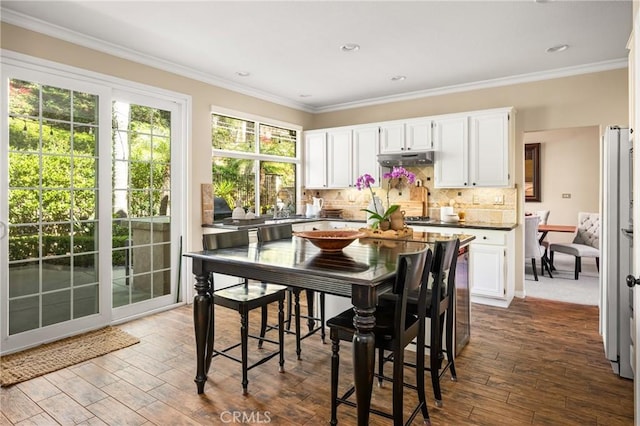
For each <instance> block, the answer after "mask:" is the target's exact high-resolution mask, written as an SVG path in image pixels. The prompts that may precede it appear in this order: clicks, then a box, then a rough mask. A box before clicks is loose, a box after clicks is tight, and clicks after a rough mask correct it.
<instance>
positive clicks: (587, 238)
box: [549, 212, 600, 280]
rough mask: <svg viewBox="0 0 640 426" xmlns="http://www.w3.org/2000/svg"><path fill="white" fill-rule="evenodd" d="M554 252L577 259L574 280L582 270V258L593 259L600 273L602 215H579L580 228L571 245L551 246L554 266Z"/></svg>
mask: <svg viewBox="0 0 640 426" xmlns="http://www.w3.org/2000/svg"><path fill="white" fill-rule="evenodd" d="M554 252H559V253H566V254H570V255H572V256H574V257H575V266H574V278H575V279H576V280H577V279H578V276H579V274H580V272H581V270H582V258H583V257H593V258H595V260H596V268H597V269H598V271H600V214H599V213H585V212H580V213H578V226H577V228H576V233H575V234H574V237H573V241H572V242H571V243H553V244H551V245H549V253H550V255H549V257H550V261H551V265H553V254H554Z"/></svg>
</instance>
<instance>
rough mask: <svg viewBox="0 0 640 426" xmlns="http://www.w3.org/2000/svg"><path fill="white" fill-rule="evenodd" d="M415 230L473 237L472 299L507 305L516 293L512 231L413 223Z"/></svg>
mask: <svg viewBox="0 0 640 426" xmlns="http://www.w3.org/2000/svg"><path fill="white" fill-rule="evenodd" d="M412 228H413V229H414V230H415V231H423V232H433V233H440V234H447V235H450V234H467V235H473V236H475V237H476V238H475V240H473V241H472V242H471V244H470V245H469V287H470V288H471V301H472V302H474V303H481V304H484V305H492V306H499V307H505V308H506V307H508V306H509V304H510V303H511V300H513V296H514V294H515V267H514V266H515V231H513V230H511V231H502V230H493V229H489V230H481V229H470V228H456V227H451V228H449V227H435V226H426V227H422V226H413V227H412Z"/></svg>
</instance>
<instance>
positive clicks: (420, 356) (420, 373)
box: [416, 321, 431, 425]
mask: <svg viewBox="0 0 640 426" xmlns="http://www.w3.org/2000/svg"><path fill="white" fill-rule="evenodd" d="M422 324H424V321H423V322H422ZM424 343H425V342H424V327H423V326H421V327H420V329H419V331H418V341H417V346H416V387H417V388H418V401H419V402H420V404H421V407H420V410H422V417H423V419H424V424H425V425H430V424H431V421H430V419H429V409H428V407H427V395H426V392H425V386H424Z"/></svg>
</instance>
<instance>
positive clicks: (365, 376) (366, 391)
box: [352, 288, 376, 426]
mask: <svg viewBox="0 0 640 426" xmlns="http://www.w3.org/2000/svg"><path fill="white" fill-rule="evenodd" d="M353 291H354V293H353V295H352V303H353V304H354V308H353V309H354V311H355V317H354V320H353V322H354V325H355V327H356V333H355V334H354V336H353V376H354V377H353V379H354V384H355V388H356V403H357V410H358V425H360V426H365V425H368V424H369V409H370V407H371V391H372V390H373V372H374V364H375V335H374V334H373V332H372V330H373V327H374V326H375V324H376V317H375V316H374V312H375V311H376V308H375V306H376V305H375V301H373V300H372V299H375V294H372V292H373V291H374V290H373V289H367V290H361V289H356V288H354V289H353Z"/></svg>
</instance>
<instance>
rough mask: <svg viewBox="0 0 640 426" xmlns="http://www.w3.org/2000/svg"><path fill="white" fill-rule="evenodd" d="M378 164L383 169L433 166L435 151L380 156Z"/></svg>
mask: <svg viewBox="0 0 640 426" xmlns="http://www.w3.org/2000/svg"><path fill="white" fill-rule="evenodd" d="M378 163H380V165H381V166H382V167H393V166H402V167H405V166H409V167H411V166H431V165H433V151H422V152H398V153H394V154H379V155H378Z"/></svg>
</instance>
